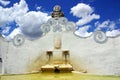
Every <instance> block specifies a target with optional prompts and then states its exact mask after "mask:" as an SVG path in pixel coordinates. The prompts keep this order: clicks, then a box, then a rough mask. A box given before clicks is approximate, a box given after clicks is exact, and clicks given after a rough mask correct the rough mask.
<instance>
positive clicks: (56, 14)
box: [51, 5, 64, 19]
mask: <svg viewBox="0 0 120 80" xmlns="http://www.w3.org/2000/svg"><path fill="white" fill-rule="evenodd" d="M51 16H52V18H56V19H58V18H60V17H64V14H63V12H62V11H61V7H60V6H59V5H56V6H54V8H53V12H52V14H51Z"/></svg>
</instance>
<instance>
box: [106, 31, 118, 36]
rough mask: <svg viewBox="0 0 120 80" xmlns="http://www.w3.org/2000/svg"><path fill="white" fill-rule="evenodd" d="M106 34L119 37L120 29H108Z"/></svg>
mask: <svg viewBox="0 0 120 80" xmlns="http://www.w3.org/2000/svg"><path fill="white" fill-rule="evenodd" d="M106 36H108V37H117V36H120V30H112V31H107V32H106Z"/></svg>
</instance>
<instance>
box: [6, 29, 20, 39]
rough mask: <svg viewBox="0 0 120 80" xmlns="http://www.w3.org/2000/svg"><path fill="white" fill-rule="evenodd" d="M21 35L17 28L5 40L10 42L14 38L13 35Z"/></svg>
mask: <svg viewBox="0 0 120 80" xmlns="http://www.w3.org/2000/svg"><path fill="white" fill-rule="evenodd" d="M17 34H21V30H20V29H19V28H16V29H14V30H13V31H12V32H11V34H10V35H8V36H7V37H6V39H7V40H11V39H13V38H14V36H15V35H17Z"/></svg>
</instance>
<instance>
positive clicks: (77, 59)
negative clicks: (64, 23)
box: [0, 32, 120, 75]
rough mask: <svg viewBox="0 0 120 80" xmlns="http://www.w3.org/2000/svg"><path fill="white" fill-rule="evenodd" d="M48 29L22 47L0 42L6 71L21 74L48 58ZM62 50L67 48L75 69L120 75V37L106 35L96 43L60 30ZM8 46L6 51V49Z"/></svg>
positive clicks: (50, 46)
mask: <svg viewBox="0 0 120 80" xmlns="http://www.w3.org/2000/svg"><path fill="white" fill-rule="evenodd" d="M55 34H56V33H53V32H49V33H48V34H46V35H45V36H43V37H41V38H40V39H38V40H35V41H29V40H27V39H26V40H25V43H24V45H22V46H21V47H15V46H13V44H12V42H10V43H6V42H2V43H1V45H0V48H1V52H2V57H3V61H4V67H5V73H9V74H20V73H26V72H32V71H39V70H40V67H41V66H42V65H45V64H46V62H47V58H46V54H45V52H46V51H47V50H54V35H55ZM61 36H62V38H61V39H62V50H70V61H71V64H72V65H73V68H74V70H78V71H83V70H86V71H87V72H88V73H92V74H101V75H120V60H119V59H120V37H117V38H109V39H108V41H107V42H106V43H104V44H98V43H96V42H95V41H94V40H93V36H91V37H89V38H79V37H76V36H75V35H74V34H73V33H72V32H62V35H61ZM6 50H8V53H7V51H6Z"/></svg>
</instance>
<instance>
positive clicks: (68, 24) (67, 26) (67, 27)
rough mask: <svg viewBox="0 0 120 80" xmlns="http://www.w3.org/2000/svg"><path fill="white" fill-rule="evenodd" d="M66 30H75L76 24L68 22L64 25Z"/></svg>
mask: <svg viewBox="0 0 120 80" xmlns="http://www.w3.org/2000/svg"><path fill="white" fill-rule="evenodd" d="M65 27H66V30H67V31H75V29H76V25H75V23H74V22H68V23H67V25H66V26H65Z"/></svg>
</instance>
